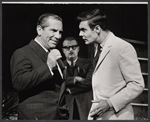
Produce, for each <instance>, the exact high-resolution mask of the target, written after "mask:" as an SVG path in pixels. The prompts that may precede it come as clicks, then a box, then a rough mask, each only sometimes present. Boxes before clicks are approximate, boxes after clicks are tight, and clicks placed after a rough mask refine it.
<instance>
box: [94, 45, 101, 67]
mask: <svg viewBox="0 0 150 122" xmlns="http://www.w3.org/2000/svg"><path fill="white" fill-rule="evenodd" d="M101 48H102V47H101V46H100V44H98V48H97V53H96V56H95V57H94V59H93V69H95V67H96V64H97V61H98V59H99V56H100V53H101V52H102V50H101Z"/></svg>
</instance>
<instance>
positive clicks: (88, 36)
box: [79, 21, 98, 44]
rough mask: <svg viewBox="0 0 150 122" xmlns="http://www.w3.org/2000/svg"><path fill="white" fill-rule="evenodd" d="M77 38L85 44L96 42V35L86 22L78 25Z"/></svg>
mask: <svg viewBox="0 0 150 122" xmlns="http://www.w3.org/2000/svg"><path fill="white" fill-rule="evenodd" d="M79 29H80V32H79V36H81V37H82V39H83V40H84V41H85V44H91V43H93V42H95V41H96V39H97V37H98V35H97V33H96V32H95V31H94V30H91V28H90V27H89V25H88V21H81V22H80V24H79Z"/></svg>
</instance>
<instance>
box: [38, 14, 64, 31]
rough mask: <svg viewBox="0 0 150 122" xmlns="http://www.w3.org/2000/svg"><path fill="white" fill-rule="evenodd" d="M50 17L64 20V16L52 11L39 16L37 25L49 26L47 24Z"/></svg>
mask: <svg viewBox="0 0 150 122" xmlns="http://www.w3.org/2000/svg"><path fill="white" fill-rule="evenodd" d="M48 18H53V19H56V20H59V21H61V22H62V18H61V17H59V16H58V15H56V14H52V13H44V14H42V15H41V16H40V17H39V19H38V22H37V26H38V25H40V26H41V27H42V28H45V27H47V26H48V25H47V19H48Z"/></svg>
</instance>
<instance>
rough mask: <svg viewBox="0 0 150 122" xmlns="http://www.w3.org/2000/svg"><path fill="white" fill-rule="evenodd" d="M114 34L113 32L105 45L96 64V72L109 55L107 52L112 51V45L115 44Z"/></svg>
mask: <svg viewBox="0 0 150 122" xmlns="http://www.w3.org/2000/svg"><path fill="white" fill-rule="evenodd" d="M112 36H113V34H112V33H111V34H110V35H109V37H108V39H107V41H106V43H105V45H104V47H103V50H102V52H101V54H100V57H99V59H98V62H97V64H96V67H95V69H94V72H96V71H97V69H98V68H99V66H100V65H101V63H102V62H103V60H104V59H105V57H106V56H107V54H108V53H109V52H110V49H111V46H112V44H113V41H114V39H113V38H112Z"/></svg>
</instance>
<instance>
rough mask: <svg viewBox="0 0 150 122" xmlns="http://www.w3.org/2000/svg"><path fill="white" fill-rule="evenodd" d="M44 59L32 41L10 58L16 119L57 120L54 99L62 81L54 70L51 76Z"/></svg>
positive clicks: (58, 117) (45, 55)
mask: <svg viewBox="0 0 150 122" xmlns="http://www.w3.org/2000/svg"><path fill="white" fill-rule="evenodd" d="M46 61H47V53H46V52H45V51H44V49H43V48H42V47H41V46H40V45H39V44H37V43H36V42H35V41H33V40H32V41H31V42H30V43H29V45H26V46H24V47H23V48H20V49H17V50H16V51H15V52H14V54H13V56H12V58H11V63H10V64H11V75H12V84H13V86H14V88H15V89H16V90H17V91H18V92H19V107H18V114H19V119H26V120H31V119H33V120H35V119H40V120H54V119H57V120H59V119H61V118H60V115H59V113H58V98H59V92H60V86H61V84H62V82H63V80H62V78H61V76H60V74H59V73H58V72H57V71H58V70H55V71H53V72H54V75H53V76H52V74H51V72H50V70H49V68H48V66H47V64H46Z"/></svg>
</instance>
